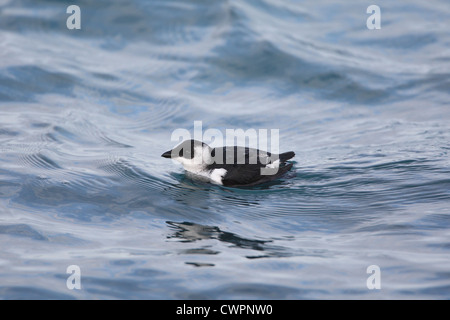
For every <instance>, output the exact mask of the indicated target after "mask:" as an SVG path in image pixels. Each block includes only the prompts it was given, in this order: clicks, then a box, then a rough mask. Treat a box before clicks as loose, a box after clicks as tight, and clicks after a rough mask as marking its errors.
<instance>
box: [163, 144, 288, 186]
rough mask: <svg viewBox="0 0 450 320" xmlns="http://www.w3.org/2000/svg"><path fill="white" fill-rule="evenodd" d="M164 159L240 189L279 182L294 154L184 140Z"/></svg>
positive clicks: (217, 182) (166, 153) (189, 170)
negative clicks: (213, 146) (216, 145)
mask: <svg viewBox="0 0 450 320" xmlns="http://www.w3.org/2000/svg"><path fill="white" fill-rule="evenodd" d="M161 156H162V157H164V158H169V159H173V160H176V161H178V162H180V163H181V164H182V165H183V167H184V169H185V170H186V171H188V172H190V173H192V174H194V175H200V176H203V177H206V178H208V179H209V180H211V181H212V182H214V183H216V184H219V185H223V186H226V187H239V186H254V185H257V184H261V183H265V182H269V181H272V180H275V179H278V178H279V177H281V176H282V175H283V174H285V173H286V172H287V171H289V169H291V168H292V166H293V164H292V163H286V161H287V160H289V159H291V158H293V157H294V156H295V153H294V152H293V151H288V152H285V153H280V154H274V153H270V152H267V151H261V150H258V149H253V148H247V147H237V146H231V147H230V146H228V147H221V148H211V147H210V146H209V145H207V144H206V143H204V142H201V141H198V140H185V141H183V142H182V143H180V144H179V145H178V146H176V147H174V148H173V149H172V150H169V151H167V152H164V153H163V154H162V155H161Z"/></svg>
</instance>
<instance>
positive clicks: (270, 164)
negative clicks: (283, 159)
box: [266, 159, 280, 169]
mask: <svg viewBox="0 0 450 320" xmlns="http://www.w3.org/2000/svg"><path fill="white" fill-rule="evenodd" d="M279 166H280V159H278V160H276V161H274V162H273V163H269V164H268V165H266V168H272V169H275V168H278V167H279Z"/></svg>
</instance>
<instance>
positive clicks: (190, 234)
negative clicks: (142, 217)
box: [166, 221, 272, 251]
mask: <svg viewBox="0 0 450 320" xmlns="http://www.w3.org/2000/svg"><path fill="white" fill-rule="evenodd" d="M166 223H167V224H168V225H169V227H170V228H171V229H172V230H173V231H174V232H173V234H172V235H169V236H168V238H169V239H170V238H177V239H180V241H181V242H194V241H198V240H205V239H216V240H219V241H222V242H226V243H231V244H232V245H233V246H235V247H239V248H245V249H253V250H258V251H264V250H265V247H264V245H265V244H266V243H268V242H272V241H271V240H267V241H266V240H253V239H246V238H242V237H240V236H238V235H236V234H234V233H231V232H226V231H222V230H220V229H219V227H216V226H205V225H201V224H196V223H192V222H181V223H180V222H172V221H167V222H166Z"/></svg>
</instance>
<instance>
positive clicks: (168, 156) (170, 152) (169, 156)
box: [161, 150, 172, 159]
mask: <svg viewBox="0 0 450 320" xmlns="http://www.w3.org/2000/svg"><path fill="white" fill-rule="evenodd" d="M161 157H163V158H169V159H170V158H172V150H169V151H166V152H164V153H163V154H162V155H161Z"/></svg>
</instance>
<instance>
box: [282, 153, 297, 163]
mask: <svg viewBox="0 0 450 320" xmlns="http://www.w3.org/2000/svg"><path fill="white" fill-rule="evenodd" d="M294 156H295V153H294V151H288V152H285V153H280V155H279V157H280V162H281V163H283V162H286V161H288V160H289V159H291V158H293V157H294Z"/></svg>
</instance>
